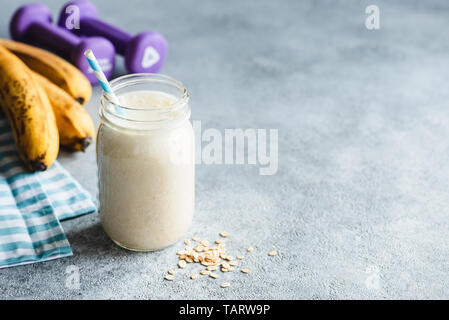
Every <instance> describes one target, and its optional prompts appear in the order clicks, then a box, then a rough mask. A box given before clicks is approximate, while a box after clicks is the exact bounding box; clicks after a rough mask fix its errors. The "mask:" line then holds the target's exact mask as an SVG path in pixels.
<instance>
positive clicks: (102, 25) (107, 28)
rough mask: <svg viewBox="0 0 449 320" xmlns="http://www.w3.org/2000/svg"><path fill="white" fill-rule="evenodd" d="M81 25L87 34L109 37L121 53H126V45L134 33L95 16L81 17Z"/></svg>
mask: <svg viewBox="0 0 449 320" xmlns="http://www.w3.org/2000/svg"><path fill="white" fill-rule="evenodd" d="M80 27H81V29H82V30H83V34H84V35H87V36H100V37H104V38H107V39H109V41H111V42H112V44H113V45H114V47H115V50H116V51H117V53H119V54H122V55H123V54H125V50H126V45H127V44H128V42H129V41H130V40H131V39H132V37H133V36H132V35H131V34H129V33H128V32H126V31H123V30H122V29H119V28H117V27H115V26H113V25H111V24H109V23H106V22H104V21H101V20H100V19H95V18H88V17H86V18H81V21H80Z"/></svg>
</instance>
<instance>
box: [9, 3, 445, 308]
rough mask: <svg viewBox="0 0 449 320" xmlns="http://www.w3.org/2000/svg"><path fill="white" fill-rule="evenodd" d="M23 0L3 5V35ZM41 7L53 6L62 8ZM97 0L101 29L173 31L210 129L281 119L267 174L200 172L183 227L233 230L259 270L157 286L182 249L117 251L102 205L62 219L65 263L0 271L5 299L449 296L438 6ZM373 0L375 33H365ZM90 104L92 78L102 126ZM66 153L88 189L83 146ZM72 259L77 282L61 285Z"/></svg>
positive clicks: (231, 169)
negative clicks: (104, 23)
mask: <svg viewBox="0 0 449 320" xmlns="http://www.w3.org/2000/svg"><path fill="white" fill-rule="evenodd" d="M24 2H25V1H14V2H11V1H5V0H2V1H1V7H2V10H1V11H0V15H1V19H0V36H2V37H7V36H8V33H7V24H8V21H9V18H10V16H11V14H12V12H13V11H14V9H15V8H16V7H17V6H19V5H20V4H21V3H24ZM46 2H48V5H49V6H50V7H51V8H52V10H53V12H54V13H55V15H56V14H57V12H58V10H59V8H60V6H61V5H62V2H61V1H46ZM96 3H97V5H98V8H99V11H100V13H101V16H103V17H105V18H106V20H108V21H109V22H112V23H115V24H116V25H119V26H121V27H123V28H125V29H127V30H129V31H130V32H132V33H137V32H139V31H142V30H145V29H155V30H158V31H160V32H162V33H163V34H164V35H165V36H166V37H167V38H168V41H169V45H170V48H169V56H168V59H167V61H166V65H165V67H164V68H163V70H162V72H163V73H165V74H168V75H171V76H173V77H175V78H177V79H179V80H182V81H183V82H184V83H185V84H186V85H187V87H188V89H189V91H190V94H191V107H192V111H193V113H192V120H201V121H202V126H203V129H205V128H217V129H219V130H221V131H222V130H224V129H225V128H277V129H279V170H278V173H277V174H276V175H274V176H259V175H258V168H257V166H250V165H243V166H224V165H221V166H220V165H211V166H206V165H198V166H197V176H196V188H197V189H196V212H195V218H194V222H193V225H192V227H191V228H190V231H189V233H188V234H187V235H186V238H187V237H191V236H192V235H197V236H199V237H201V238H204V239H209V240H210V241H212V240H214V239H216V238H217V234H218V232H220V231H222V230H227V231H228V232H230V237H229V240H228V246H229V250H230V252H231V253H233V254H234V255H237V254H239V253H241V252H244V250H245V248H247V247H248V246H254V247H255V251H254V252H253V253H252V254H246V253H245V252H244V253H245V256H247V259H245V260H244V263H243V265H244V266H246V267H248V268H250V269H252V271H253V272H252V273H251V274H250V275H243V274H241V273H228V274H225V275H224V276H222V278H221V279H220V280H213V279H211V278H204V277H200V278H199V279H197V280H195V281H191V280H188V275H189V274H190V273H191V271H192V270H194V269H195V270H198V269H197V268H193V266H189V267H190V268H187V270H182V271H178V273H177V276H178V279H177V280H176V281H174V282H168V281H164V280H163V276H164V274H165V273H166V270H167V269H169V268H172V267H174V266H175V263H176V256H175V252H176V251H177V250H179V249H180V248H182V247H183V244H182V243H178V244H176V245H174V246H172V247H170V248H168V249H166V250H164V251H160V252H155V253H132V252H128V251H125V250H122V249H120V248H118V247H117V246H115V245H114V244H113V243H112V242H111V241H110V240H109V239H108V238H107V237H106V235H105V234H104V233H103V231H102V229H101V226H100V225H99V221H98V215H97V214H96V213H95V214H90V215H87V216H84V217H81V218H78V219H74V220H71V221H67V222H64V223H63V227H64V229H65V230H66V233H67V236H68V239H69V241H70V243H71V245H72V248H73V251H74V256H73V257H70V258H65V259H58V260H55V261H49V262H44V263H37V264H32V265H27V266H22V267H15V268H9V269H3V270H0V298H3V299H10V298H33V299H42V298H44V299H47V298H52V299H67V298H75V299H130V298H137V299H185V298H188V299H196V298H198V299H207V298H210V299H234V298H236V299H303V298H306V299H307V298H311V299H352V298H360V299H369V298H374V299H391V298H400V299H404V298H425V299H427V298H436V299H440V298H446V299H447V298H449V292H448V287H449V280H448V279H449V277H448V276H447V273H448V270H449V259H448V255H449V242H448V239H449V219H448V217H449V207H448V205H447V204H448V202H449V112H448V103H449V86H448V82H449V81H448V80H449V60H448V52H449V33H448V32H447V30H448V29H449V19H448V17H449V4H448V3H447V1H444V0H440V1H438V0H432V1H426V2H425V3H424V2H423V1H418V0H416V1H385V0H383V1H382V0H377V1H312V0H309V1H279V2H278V1H226V2H224V1H200V0H196V1H193V0H189V1H155V0H153V1H146V0H145V1H143V0H141V1H136V0H129V1H127V2H126V4H125V3H124V2H119V1H113V2H111V1H96ZM369 4H376V5H378V6H379V7H380V18H381V21H380V22H381V29H380V30H377V31H370V30H367V29H366V28H365V26H364V21H365V18H366V14H365V8H366V6H367V5H369ZM117 63H118V68H117V75H121V74H124V73H125V71H124V68H123V61H122V59H121V58H118V60H117ZM98 100H99V88H96V89H95V95H94V96H93V98H92V101H91V102H89V104H88V105H87V106H86V108H87V109H88V110H89V112H90V113H91V114H92V116H93V117H94V119H95V121H97V122H98V116H97V110H98ZM60 161H61V163H62V164H63V165H64V166H65V167H66V168H67V169H68V170H69V171H70V172H71V173H72V174H74V175H75V176H76V177H77V178H78V180H79V181H80V182H81V183H82V184H83V185H84V186H85V187H86V188H87V189H88V190H89V191H90V192H92V193H95V192H96V176H95V172H96V166H95V154H94V147H90V148H89V150H88V152H86V153H85V154H82V153H77V154H69V153H66V152H63V153H62V154H61V155H60ZM272 248H277V249H278V250H279V253H280V254H279V255H278V256H276V257H272V258H270V257H268V256H267V253H268V251H270V250H271V249H272ZM72 264H74V265H76V266H78V267H79V268H80V273H81V288H80V290H69V289H67V288H66V287H65V281H66V274H65V270H66V267H67V266H69V265H72ZM222 281H229V282H231V287H229V288H227V289H221V288H220V287H219V285H220V283H221V282H222Z"/></svg>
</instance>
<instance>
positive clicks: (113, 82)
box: [102, 73, 190, 112]
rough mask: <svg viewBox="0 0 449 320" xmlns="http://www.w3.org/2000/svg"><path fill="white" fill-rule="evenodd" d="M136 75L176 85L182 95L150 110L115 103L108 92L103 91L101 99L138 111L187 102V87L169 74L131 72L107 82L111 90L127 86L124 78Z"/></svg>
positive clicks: (156, 109) (161, 108)
mask: <svg viewBox="0 0 449 320" xmlns="http://www.w3.org/2000/svg"><path fill="white" fill-rule="evenodd" d="M136 77H142V78H143V77H145V78H146V80H149V78H148V77H151V80H152V81H153V82H160V83H166V84H169V85H173V86H176V87H177V88H178V89H180V90H181V91H182V96H181V97H179V98H177V99H176V101H175V102H173V103H172V104H170V105H167V106H164V107H160V108H152V109H151V110H145V109H142V108H133V107H129V106H122V105H118V104H116V103H115V102H114V101H112V99H111V95H110V94H108V93H107V92H105V91H103V93H102V99H105V100H106V101H107V102H108V103H109V104H111V105H114V106H117V107H119V108H121V109H125V110H138V111H143V110H145V111H149V112H151V111H159V110H163V109H167V108H172V107H175V106H177V105H178V104H187V103H188V102H189V98H190V96H189V93H188V92H187V87H186V86H185V85H184V83H182V82H181V81H179V80H176V79H175V78H172V77H170V76H167V75H165V74H160V73H131V74H126V75H123V76H120V77H117V78H115V79H113V80H111V81H110V82H109V84H110V85H111V88H112V91H114V90H117V89H120V88H122V87H124V86H129V85H130V84H129V82H126V81H125V80H129V79H132V78H136ZM121 81H123V83H122V84H120V82H121ZM135 82H138V81H135ZM172 111H176V110H172Z"/></svg>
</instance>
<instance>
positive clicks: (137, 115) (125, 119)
mask: <svg viewBox="0 0 449 320" xmlns="http://www.w3.org/2000/svg"><path fill="white" fill-rule="evenodd" d="M148 82H151V83H153V84H159V85H165V86H169V87H171V88H175V89H176V90H177V91H178V92H179V94H176V95H174V97H175V99H176V100H175V101H174V102H173V103H171V104H169V105H165V106H164V107H151V108H148V109H146V108H142V107H141V106H140V107H133V106H129V105H127V106H122V105H121V104H117V103H115V102H114V100H113V99H112V97H111V95H109V94H108V93H106V92H104V91H103V94H102V96H101V99H100V105H101V107H100V118H102V119H103V120H107V121H108V122H112V124H114V125H115V126H119V127H122V128H127V129H137V130H153V129H155V127H165V126H167V125H169V124H170V125H169V126H172V125H176V124H177V123H179V122H182V121H183V120H185V119H189V118H190V107H189V105H188V102H189V94H188V92H187V88H186V86H185V85H184V84H183V83H182V82H181V81H179V80H176V79H174V78H172V77H170V76H167V75H163V74H158V73H132V74H128V75H123V76H120V77H118V78H116V79H114V80H112V81H111V82H110V85H111V88H112V90H113V91H115V92H116V93H117V91H118V90H120V89H123V88H126V87H130V86H133V85H136V86H138V85H142V84H145V83H148ZM162 92H164V91H163V90H162ZM151 114H154V115H156V117H158V118H157V119H151V120H146V119H142V118H141V117H144V115H151ZM119 123H120V124H119ZM136 126H137V127H136ZM147 126H151V128H150V127H147Z"/></svg>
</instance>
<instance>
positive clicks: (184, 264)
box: [178, 260, 187, 269]
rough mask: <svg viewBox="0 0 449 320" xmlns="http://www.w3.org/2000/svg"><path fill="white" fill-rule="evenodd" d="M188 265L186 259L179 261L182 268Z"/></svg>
mask: <svg viewBox="0 0 449 320" xmlns="http://www.w3.org/2000/svg"><path fill="white" fill-rule="evenodd" d="M186 265H187V262H186V261H185V260H179V262H178V267H180V268H181V269H183V268H185V267H186Z"/></svg>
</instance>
